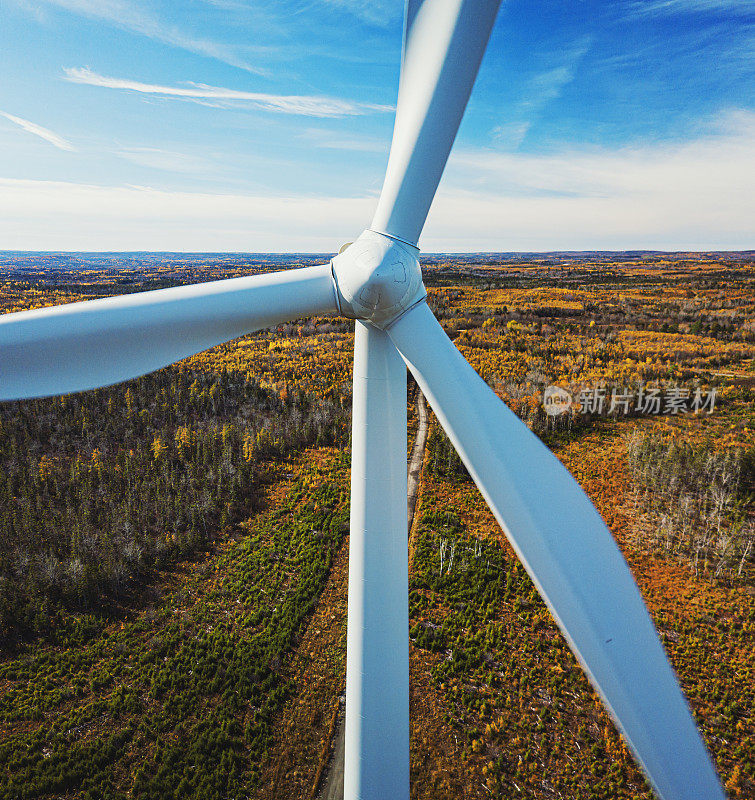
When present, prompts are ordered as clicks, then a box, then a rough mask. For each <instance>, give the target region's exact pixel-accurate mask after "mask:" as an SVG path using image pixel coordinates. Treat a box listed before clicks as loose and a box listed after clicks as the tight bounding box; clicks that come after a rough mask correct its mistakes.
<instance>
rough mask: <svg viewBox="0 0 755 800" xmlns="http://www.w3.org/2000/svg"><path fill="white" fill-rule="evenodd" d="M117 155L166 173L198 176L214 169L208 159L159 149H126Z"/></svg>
mask: <svg viewBox="0 0 755 800" xmlns="http://www.w3.org/2000/svg"><path fill="white" fill-rule="evenodd" d="M116 155H117V156H119V157H120V158H125V159H126V160H127V161H130V162H132V163H133V164H138V165H139V166H141V167H148V168H149V169H159V170H165V171H166V172H180V173H186V174H196V173H202V172H208V171H209V170H211V169H212V167H213V163H212V161H210V159H208V158H203V157H199V156H194V155H188V154H186V153H177V152H174V151H172V150H163V149H161V148H158V147H125V148H123V149H122V150H119V151H117V152H116Z"/></svg>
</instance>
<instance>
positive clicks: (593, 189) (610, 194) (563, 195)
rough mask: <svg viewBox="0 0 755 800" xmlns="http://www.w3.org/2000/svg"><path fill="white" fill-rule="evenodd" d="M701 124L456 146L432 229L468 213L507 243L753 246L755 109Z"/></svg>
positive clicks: (470, 229) (468, 219) (436, 232)
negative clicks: (669, 132)
mask: <svg viewBox="0 0 755 800" xmlns="http://www.w3.org/2000/svg"><path fill="white" fill-rule="evenodd" d="M703 128H705V130H704V132H698V133H696V135H695V136H694V137H693V138H690V139H687V140H682V141H676V142H667V143H658V142H654V143H639V144H636V145H634V146H627V147H617V148H605V147H604V148H596V147H587V148H578V147H573V148H564V149H562V150H561V151H559V152H554V153H551V154H548V155H526V154H522V153H501V152H493V151H482V150H476V151H472V150H466V151H457V152H455V153H453V154H452V156H451V159H450V161H449V165H448V174H447V176H446V178H445V179H444V185H443V188H442V191H441V192H440V193H439V197H438V200H437V203H436V204H435V206H434V207H433V209H432V211H431V214H430V219H429V222H428V230H427V236H428V237H433V238H435V237H439V236H443V235H444V234H443V231H444V229H447V230H453V228H448V226H449V225H452V224H453V220H455V219H459V218H460V216H459V215H460V214H462V213H463V217H461V218H463V219H464V220H465V223H466V226H467V236H466V238H467V239H468V240H469V241H470V244H471V243H472V242H474V241H475V240H477V241H480V242H483V241H488V242H491V239H493V241H495V242H496V246H495V248H494V249H500V250H509V249H511V250H543V249H604V248H610V247H614V248H618V249H627V248H629V249H634V248H640V247H651V248H654V247H657V248H659V249H685V248H690V249H715V248H727V247H728V248H733V249H737V248H745V247H753V246H754V245H755V241H753V230H752V219H753V216H755V204H754V203H753V199H752V190H751V186H750V181H749V176H750V175H752V174H753V171H755V113H753V112H750V111H744V110H731V111H728V112H725V113H722V114H721V115H720V116H719V117H718V118H717V119H715V120H712V121H709V122H708V124H707V126H703V125H702V123H701V124H700V125H699V126H698V128H697V129H698V131H701V130H702V129H703ZM470 186H474V189H475V193H474V194H472V193H471V192H470V191H469V188H468V187H470ZM462 209H465V210H464V211H463V212H462ZM456 227H457V228H458V225H456ZM493 232H495V233H497V236H491V234H492V233H493ZM454 240H455V241H457V243H458V240H456V239H454ZM491 243H492V242H491ZM440 249H445V248H443V247H441V248H440ZM470 249H477V248H470Z"/></svg>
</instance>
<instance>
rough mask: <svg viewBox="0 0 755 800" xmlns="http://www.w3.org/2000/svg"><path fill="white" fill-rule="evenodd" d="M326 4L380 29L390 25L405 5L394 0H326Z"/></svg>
mask: <svg viewBox="0 0 755 800" xmlns="http://www.w3.org/2000/svg"><path fill="white" fill-rule="evenodd" d="M324 3H325V5H329V6H333V7H334V8H336V9H340V10H342V11H345V12H347V13H349V14H352V15H353V16H355V17H358V18H359V19H361V20H362V21H363V22H366V23H368V24H369V25H376V26H380V27H386V26H388V25H390V24H391V23H392V22H393V20H394V19H395V18H396V17H397V16H399V14H401V12H402V10H403V3H396V2H394V0H324Z"/></svg>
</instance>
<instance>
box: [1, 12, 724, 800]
mask: <svg viewBox="0 0 755 800" xmlns="http://www.w3.org/2000/svg"><path fill="white" fill-rule="evenodd" d="M499 2H500V0H408V2H407V5H406V20H405V27H404V43H403V54H402V64H401V80H400V86H399V97H398V106H397V111H396V124H395V129H394V134H393V143H392V145H391V153H390V160H389V163H388V171H387V174H386V178H385V184H384V186H383V191H382V194H381V196H380V200H379V202H378V207H377V211H376V213H375V217H374V219H373V221H372V224H371V227H370V228H369V229H368V230H366V231H365V232H364V233H362V234H361V235H360V236H359V238H358V239H357V240H356V242H354V244H352V245H351V246H350V247H349V248H348V249H347V250H345V251H344V252H343V253H342V254H340V255H338V256H337V257H336V258H334V259H333V260H332V262H331V263H330V264H325V265H322V266H316V267H308V268H306V269H298V270H292V271H287V272H280V273H275V274H269V275H262V276H257V277H249V278H236V279H232V280H224V281H216V282H212V283H203V284H199V285H194V286H186V287H180V288H174V289H164V290H160V291H153V292H145V293H142V294H135V295H130V296H125V297H123V296H122V297H116V298H109V299H105V300H94V301H90V302H84V303H73V304H70V305H66V306H60V307H57V308H51V309H42V310H38V311H24V312H20V313H16V314H8V315H5V316H0V399H4V400H11V399H19V398H29V397H44V396H49V395H56V394H64V393H67V392H78V391H83V390H86V389H92V388H94V387H97V386H107V385H109V384H113V383H117V382H119V381H124V380H127V379H129V378H134V377H136V376H138V375H143V374H145V373H147V372H150V371H152V370H155V369H158V368H160V367H164V366H166V365H167V364H170V363H172V362H174V361H177V360H179V359H181V358H184V357H185V356H189V355H191V354H193V353H197V352H200V351H202V350H205V349H207V348H209V347H212V346H213V345H216V344H219V343H221V342H225V341H228V340H231V339H234V338H237V337H239V336H242V335H244V334H247V333H250V332H251V331H255V330H258V329H260V328H265V327H268V326H270V325H275V324H279V323H281V322H284V321H286V320H292V319H297V318H300V317H304V316H309V315H325V314H331V315H336V314H342V315H345V316H348V317H352V318H354V319H356V343H355V353H354V407H353V437H352V477H351V538H350V554H349V610H348V634H347V637H348V644H347V668H346V674H347V678H346V756H345V757H346V762H345V772H346V774H345V798H346V800H356V799H357V798H359V799H360V800H406V798H408V797H409V671H408V609H407V530H406V369H405V368H404V367H405V365H406V366H408V368H409V370H410V371H411V373H412V374H413V375H414V377H415V378H416V380H417V383H418V384H419V385H420V387H421V388H422V391H423V392H424V393H425V395H426V397H427V399H428V401H429V402H430V405H431V407H432V408H433V410H434V411H435V413H436V415H437V417H438V419H439V420H440V422H441V424H442V425H443V427H444V428H445V430H446V431H447V432H448V435H449V436H450V438H451V441H452V442H453V444H454V446H455V447H456V449H457V450H458V452H459V454H460V456H461V458H462V460H463V461H464V464H465V465H466V466H467V469H468V470H469V472H470V474H471V475H472V477H473V478H474V481H475V483H476V484H477V486H478V487H479V489H480V491H481V492H482V495H483V497H484V498H485V500H486V501H487V503H488V505H489V506H490V508H491V509H492V511H493V513H494V514H495V517H496V519H497V520H498V522H499V523H500V525H501V527H502V528H503V530H504V532H505V533H506V535H507V536H508V538H509V540H510V541H511V544H512V545H513V547H514V549H515V550H516V553H517V555H518V556H519V558H520V559H521V560H522V563H523V564H524V565H525V567H526V568H527V571H528V572H529V574H530V576H531V578H532V580H533V581H534V583H535V585H536V586H537V588H538V590H539V592H540V594H541V595H542V596H543V598H544V600H545V602H546V604H547V605H548V608H549V609H550V611H551V613H552V614H553V616H554V618H555V619H556V621H557V622H558V624H559V627H560V628H561V631H562V632H563V634H564V636H565V637H566V639H567V641H568V643H569V645H570V647H571V649H572V650H573V651H574V653H575V655H576V656H577V658H578V659H579V661H580V663H581V664H582V667H583V668H584V670H585V671H586V672H587V674H588V676H589V677H590V679H591V681H592V683H593V685H594V686H595V688H596V689H597V691H598V692H599V693H600V695H601V697H602V698H603V701H604V703H605V704H606V706H607V708H608V709H609V711H610V712H611V714H612V716H613V718H614V720H615V721H616V724H617V725H618V726H619V728H620V729H621V731H622V732H623V734H624V736H625V738H626V740H627V741H628V743H629V745H630V746H631V748H632V750H633V751H634V754H635V756H636V758H637V760H638V761H639V763H640V764H641V765H642V767H643V768H644V770H645V773H646V774H647V776H648V778H649V779H650V781H651V782H652V784H653V786H654V788H655V790H656V792H657V793H658V795H659V796H660V797H662V798H664V799H665V800H714V799H720V798H723V797H724V793H723V790H722V789H721V786H720V784H719V781H718V779H717V777H716V773H715V771H714V769H713V766H712V764H711V761H710V758H709V756H708V753H707V751H706V749H705V746H704V744H703V742H702V740H701V738H700V735H699V733H698V730H697V728H696V726H695V723H694V720H693V718H692V716H691V714H690V712H689V709H688V707H687V703H686V702H685V699H684V697H683V696H682V693H681V691H680V688H679V685H678V684H677V681H676V678H675V676H674V673H673V670H672V668H671V666H670V665H669V663H668V661H667V659H666V654H665V652H664V650H663V647H662V646H661V643H660V641H659V639H658V636H657V634H656V631H655V628H654V627H653V623H652V621H651V619H650V617H649V615H648V613H647V611H646V609H645V606H644V603H643V601H642V598H641V596H640V593H639V591H638V589H637V586H636V584H635V582H634V580H633V578H632V575H631V573H630V571H629V568H628V567H627V564H626V562H625V561H624V558H623V557H622V555H621V553H620V552H619V549H618V547H617V546H616V544H615V543H614V540H613V538H612V536H611V534H610V532H609V531H608V529H607V528H606V526H605V524H604V522H603V520H602V519H601V518H600V516H599V515H598V513H597V511H596V510H595V508H594V507H593V506H592V504H591V503H590V501H589V500H588V498H587V497H586V495H585V494H584V492H583V491H582V489H581V488H580V486H579V485H578V484H577V482H576V481H575V480H574V478H572V476H571V475H570V474H569V473H568V472H567V470H566V469H565V468H564V467H563V466H562V465H561V463H560V462H559V461H558V459H556V457H555V456H553V455H552V454H551V453H550V451H549V450H548V449H547V448H546V447H545V446H544V445H543V444H542V443H541V442H540V441H539V440H538V439H537V437H536V436H535V435H534V434H533V433H531V432H530V431H529V429H528V428H527V427H526V426H525V425H524V424H523V423H522V422H520V420H519V419H518V418H517V417H516V416H515V415H514V414H513V413H512V412H511V411H510V410H509V409H508V408H507V407H506V406H505V405H504V404H503V403H502V402H501V401H500V400H499V399H498V397H496V395H495V394H494V393H493V392H492V391H491V389H490V388H489V387H488V386H487V385H486V384H485V382H484V381H483V380H482V379H481V378H480V377H479V376H478V375H477V374H476V373H475V372H474V370H473V369H472V367H471V366H470V365H469V364H468V363H467V362H466V361H465V360H464V358H463V357H462V356H461V354H460V353H459V351H458V350H457V349H456V347H454V345H453V344H452V343H451V341H450V340H449V339H448V337H447V336H446V335H445V333H444V332H443V329H442V328H441V326H440V325H439V324H438V322H437V321H436V319H435V317H434V316H433V314H432V312H431V311H430V309H429V308H428V306H427V303H426V302H425V297H426V293H425V289H424V286H423V284H422V276H421V272H420V268H419V262H418V260H417V256H418V254H419V250H418V249H417V240H418V238H419V235H420V232H421V230H422V227H423V225H424V223H425V218H426V216H427V212H428V209H429V208H430V204H431V202H432V199H433V196H434V194H435V190H436V188H437V186H438V182H439V180H440V177H441V173H442V172H443V168H444V166H445V163H446V159H447V157H448V153H449V151H450V149H451V145H452V144H453V140H454V138H455V136H456V131H457V129H458V126H459V123H460V121H461V117H462V114H463V112H464V108H465V106H466V103H467V99H468V97H469V94H470V92H471V89H472V84H473V82H474V79H475V76H476V74H477V70H478V68H479V64H480V60H481V58H482V54H483V51H484V49H485V46H486V44H487V40H488V37H489V35H490V30H491V28H492V26H493V22H494V19H495V16H496V13H497V10H498V5H499Z"/></svg>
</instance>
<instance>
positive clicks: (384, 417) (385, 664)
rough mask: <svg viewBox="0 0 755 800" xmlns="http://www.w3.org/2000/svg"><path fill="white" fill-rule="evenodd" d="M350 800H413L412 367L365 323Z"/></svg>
mask: <svg viewBox="0 0 755 800" xmlns="http://www.w3.org/2000/svg"><path fill="white" fill-rule="evenodd" d="M353 409H354V410H353V427H352V431H353V432H352V440H351V535H350V537H349V612H348V630H347V637H346V731H345V753H344V800H386V799H387V798H390V800H409V599H408V580H407V571H408V565H407V556H408V553H407V528H406V504H407V500H406V488H407V483H406V365H405V364H404V362H403V361H402V360H401V357H400V356H399V354H398V353H397V352H396V348H395V347H394V346H393V344H392V342H391V340H390V339H389V338H388V335H387V334H386V333H384V332H383V331H381V330H379V329H378V328H374V327H372V326H371V325H367V324H365V323H362V322H359V321H357V323H356V337H355V342H354V406H353Z"/></svg>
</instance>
